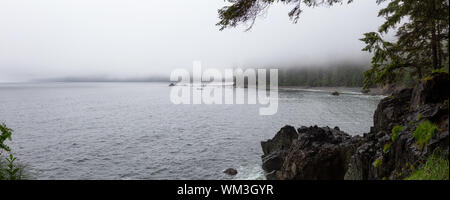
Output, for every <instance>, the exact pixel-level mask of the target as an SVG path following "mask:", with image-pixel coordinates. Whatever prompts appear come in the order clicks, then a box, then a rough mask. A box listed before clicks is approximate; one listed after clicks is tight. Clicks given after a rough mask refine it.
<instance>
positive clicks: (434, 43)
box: [431, 20, 438, 69]
mask: <svg viewBox="0 0 450 200" xmlns="http://www.w3.org/2000/svg"><path fill="white" fill-rule="evenodd" d="M431 50H432V52H433V69H438V49H437V37H436V23H435V22H434V20H433V24H432V27H431Z"/></svg>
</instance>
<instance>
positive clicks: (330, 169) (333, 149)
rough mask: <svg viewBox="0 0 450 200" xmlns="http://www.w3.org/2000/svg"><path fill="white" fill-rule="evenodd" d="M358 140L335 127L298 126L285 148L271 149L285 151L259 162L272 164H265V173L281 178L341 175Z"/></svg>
mask: <svg viewBox="0 0 450 200" xmlns="http://www.w3.org/2000/svg"><path fill="white" fill-rule="evenodd" d="M289 129H291V127H289ZM280 132H283V130H280ZM280 132H279V133H280ZM359 140H360V138H359V137H354V138H352V137H350V136H349V135H348V134H347V133H344V132H342V131H340V130H339V128H334V129H331V128H329V127H322V128H320V127H317V126H314V127H309V128H307V127H301V128H299V129H298V139H296V140H293V141H292V142H291V146H290V147H289V148H288V149H287V150H286V149H283V150H278V151H275V152H280V151H284V152H285V154H282V153H277V154H273V153H272V154H269V155H264V156H263V166H264V163H266V165H267V166H273V167H271V168H268V167H267V166H266V167H265V170H266V171H269V172H270V173H268V174H267V175H266V177H267V178H268V179H281V180H284V179H307V180H320V179H343V178H344V175H345V172H346V171H347V163H348V161H349V159H350V156H351V155H352V154H353V151H354V150H355V149H356V147H357V145H358V143H359ZM284 147H285V146H284ZM269 161H270V162H269ZM281 161H283V162H281ZM269 163H270V165H269ZM268 169H269V170H268Z"/></svg>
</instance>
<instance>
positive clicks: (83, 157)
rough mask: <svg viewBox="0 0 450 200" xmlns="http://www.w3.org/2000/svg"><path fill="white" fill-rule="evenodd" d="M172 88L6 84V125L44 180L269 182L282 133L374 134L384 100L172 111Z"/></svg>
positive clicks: (297, 100) (0, 87) (293, 101)
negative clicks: (266, 162) (265, 162)
mask: <svg viewBox="0 0 450 200" xmlns="http://www.w3.org/2000/svg"><path fill="white" fill-rule="evenodd" d="M170 89H171V88H170V87H167V84H165V83H33V84H32V83H27V84H23V83H22V84H0V121H3V122H6V123H7V125H8V126H9V127H10V128H12V129H14V131H15V132H14V135H13V141H12V143H10V144H11V146H12V148H13V151H14V153H15V155H16V156H17V157H18V160H19V162H21V163H24V164H26V165H27V167H28V170H29V171H30V173H31V174H32V177H33V178H36V179H231V178H233V177H229V176H226V175H224V174H223V173H222V171H223V170H224V169H226V168H229V167H232V168H236V169H237V170H238V171H239V174H238V175H237V176H236V177H234V178H235V179H259V178H262V177H263V173H262V170H261V160H260V156H261V154H262V152H261V147H260V141H262V140H266V139H269V138H272V137H273V136H274V135H275V133H276V132H277V131H278V130H279V129H280V128H281V127H283V126H284V125H286V124H290V125H294V126H296V127H299V126H301V125H305V126H310V125H315V124H318V125H319V126H330V127H334V126H339V127H340V128H341V130H344V131H346V132H348V133H350V134H352V135H356V134H362V133H364V132H368V130H369V127H370V126H371V125H372V115H373V112H374V110H375V109H376V105H377V104H378V102H379V100H380V99H381V97H375V96H365V95H358V94H342V95H340V96H337V97H336V96H331V95H330V94H329V93H326V92H317V91H314V92H312V91H302V90H293V89H289V90H280V91H279V107H278V113H277V114H275V115H272V116H260V115H259V114H258V112H259V108H260V107H261V106H262V105H174V104H172V103H171V102H170V99H169V94H170Z"/></svg>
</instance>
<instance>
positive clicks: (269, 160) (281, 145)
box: [261, 126, 298, 172]
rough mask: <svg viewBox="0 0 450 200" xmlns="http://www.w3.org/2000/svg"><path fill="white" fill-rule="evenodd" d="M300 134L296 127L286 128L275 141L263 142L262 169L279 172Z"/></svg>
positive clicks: (279, 132)
mask: <svg viewBox="0 0 450 200" xmlns="http://www.w3.org/2000/svg"><path fill="white" fill-rule="evenodd" d="M297 137H298V134H297V131H296V130H295V128H294V127H292V126H285V127H283V128H281V130H280V131H278V133H277V134H276V135H275V137H274V138H273V139H270V140H267V141H263V142H261V147H262V150H263V153H264V155H263V156H262V162H263V163H262V168H263V169H264V170H265V171H267V172H271V171H273V170H278V169H280V167H281V166H282V164H283V162H284V158H285V157H286V154H287V153H288V152H287V151H288V150H289V148H290V147H291V145H292V143H293V142H294V141H295V140H296V139H297Z"/></svg>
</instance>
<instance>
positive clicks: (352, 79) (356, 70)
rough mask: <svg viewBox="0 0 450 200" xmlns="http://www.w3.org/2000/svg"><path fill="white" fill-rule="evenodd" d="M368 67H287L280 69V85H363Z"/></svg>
mask: <svg viewBox="0 0 450 200" xmlns="http://www.w3.org/2000/svg"><path fill="white" fill-rule="evenodd" d="M367 69H368V68H366V67H362V66H355V65H346V66H335V67H326V68H325V67H307V68H287V69H280V70H279V72H278V78H279V80H278V81H279V85H280V86H308V87H362V86H363V84H364V76H363V72H364V71H366V70H367Z"/></svg>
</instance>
